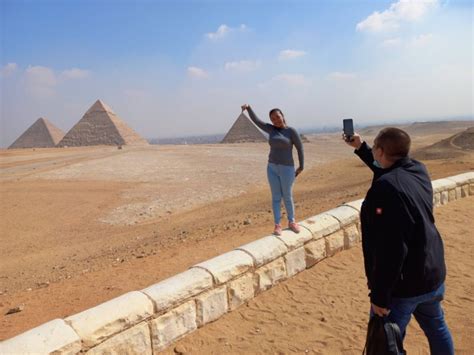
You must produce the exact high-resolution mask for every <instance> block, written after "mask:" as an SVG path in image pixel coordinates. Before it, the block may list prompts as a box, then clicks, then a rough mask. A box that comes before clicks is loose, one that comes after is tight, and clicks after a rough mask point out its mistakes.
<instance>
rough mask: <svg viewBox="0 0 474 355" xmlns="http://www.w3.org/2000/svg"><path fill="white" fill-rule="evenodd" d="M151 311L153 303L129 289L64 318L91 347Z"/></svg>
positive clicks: (151, 312) (87, 345)
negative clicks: (120, 294)
mask: <svg viewBox="0 0 474 355" xmlns="http://www.w3.org/2000/svg"><path fill="white" fill-rule="evenodd" d="M152 315H153V303H152V302H151V301H150V300H149V299H148V297H147V296H145V295H144V294H143V293H141V292H138V291H132V292H128V293H126V294H124V295H122V296H119V297H117V298H114V299H112V300H110V301H107V302H104V303H102V304H100V305H98V306H95V307H93V308H89V309H87V310H85V311H83V312H81V313H78V314H75V315H72V316H70V317H68V318H66V319H65V320H66V322H67V323H68V324H69V325H70V326H71V327H72V328H73V329H74V330H75V331H76V333H77V334H79V336H80V337H81V339H82V342H83V344H84V345H85V346H86V347H92V346H94V345H96V344H98V343H100V342H101V341H103V340H105V339H106V338H107V337H109V336H111V335H113V334H115V333H118V332H120V331H122V330H124V329H127V328H129V327H131V326H132V325H134V324H136V323H138V322H140V321H142V320H143V319H145V318H148V317H150V316H152Z"/></svg>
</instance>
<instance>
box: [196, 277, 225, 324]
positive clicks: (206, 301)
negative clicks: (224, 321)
mask: <svg viewBox="0 0 474 355" xmlns="http://www.w3.org/2000/svg"><path fill="white" fill-rule="evenodd" d="M228 309H229V307H228V303H227V287H226V286H222V287H219V288H216V289H213V290H211V291H208V292H206V293H203V294H202V295H199V296H198V297H196V321H197V326H198V327H202V326H203V325H204V324H207V323H210V322H212V321H215V320H216V319H218V318H220V317H221V316H223V315H224V314H225V313H226V312H227V310H228Z"/></svg>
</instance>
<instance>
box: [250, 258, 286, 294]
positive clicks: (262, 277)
mask: <svg viewBox="0 0 474 355" xmlns="http://www.w3.org/2000/svg"><path fill="white" fill-rule="evenodd" d="M256 274H257V275H258V288H259V290H260V291H264V290H268V289H269V288H271V287H272V286H273V285H275V284H277V283H278V282H280V281H283V280H284V279H286V267H285V261H284V260H283V258H279V259H277V260H274V261H272V262H271V263H268V264H267V265H264V266H262V267H261V268H259V269H257V271H256Z"/></svg>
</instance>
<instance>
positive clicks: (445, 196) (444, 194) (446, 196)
mask: <svg viewBox="0 0 474 355" xmlns="http://www.w3.org/2000/svg"><path fill="white" fill-rule="evenodd" d="M440 195H441V198H440V202H441V204H442V205H446V204H447V203H448V202H449V192H448V190H444V191H441V192H440Z"/></svg>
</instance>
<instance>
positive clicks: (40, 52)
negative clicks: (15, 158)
mask: <svg viewBox="0 0 474 355" xmlns="http://www.w3.org/2000/svg"><path fill="white" fill-rule="evenodd" d="M473 14H474V8H473V3H472V2H471V1H470V0H389V1H386V0H373V1H369V0H365V1H362V0H332V1H330V0H320V1H316V0H314V1H313V0H311V1H310V0H285V1H284V0H273V1H270V0H252V1H251V0H239V1H234V0H212V1H208V0H174V1H173V0H156V1H151V0H136V1H131V0H130V1H128V0H127V1H125V0H114V1H113V0H94V1H92V0H80V1H79V0H68V1H61V0H26V1H25V0H0V42H1V43H0V45H1V47H0V90H1V92H0V98H1V101H0V115H1V117H0V119H1V121H0V130H1V132H0V147H6V146H8V145H10V144H11V143H12V142H13V141H14V140H15V139H16V138H17V137H18V136H19V135H21V134H22V133H23V132H24V131H25V130H26V129H27V128H28V127H29V126H30V125H31V124H33V123H34V121H36V119H38V118H39V117H46V118H47V119H48V120H49V121H51V122H52V123H53V124H55V125H56V126H57V127H59V128H61V129H62V130H63V131H65V132H67V131H68V130H69V129H70V128H72V126H73V125H74V124H75V123H76V122H77V121H79V119H80V118H81V117H82V116H83V115H84V113H85V112H86V111H87V109H88V108H89V107H90V106H91V105H92V104H93V103H94V102H95V101H96V100H97V99H101V100H103V101H104V102H105V103H107V104H108V105H109V106H110V107H112V109H113V110H114V112H115V113H117V114H118V115H119V116H120V117H121V118H122V119H123V120H124V121H126V122H127V123H128V124H129V125H130V126H131V127H132V128H133V129H134V130H136V131H137V132H138V133H139V134H141V135H142V136H144V137H145V138H167V137H179V136H188V135H206V134H217V133H225V132H227V131H228V130H229V129H230V127H231V126H232V124H233V122H234V121H235V119H236V118H237V117H238V116H239V114H240V106H241V105H242V104H244V103H248V104H250V105H251V106H252V107H253V108H254V110H255V111H256V113H257V114H258V115H259V116H260V118H261V119H264V120H267V119H268V111H269V110H270V109H272V108H274V107H278V108H280V109H281V110H282V111H283V112H284V114H285V117H286V120H287V122H288V123H289V125H290V126H293V127H295V128H297V129H307V128H313V127H315V128H317V127H324V126H337V125H339V124H341V121H342V119H343V118H347V117H352V118H353V119H354V120H355V123H356V124H370V123H378V122H406V121H410V120H412V121H414V120H417V121H420V120H431V119H435V120H439V119H443V118H452V117H461V116H462V117H470V118H471V119H473V116H474V110H473V101H474V97H473V82H474V74H473V66H474V64H473V53H474V45H473V32H474V29H473Z"/></svg>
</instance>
